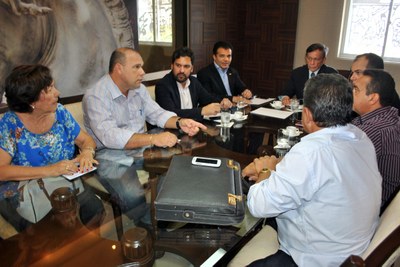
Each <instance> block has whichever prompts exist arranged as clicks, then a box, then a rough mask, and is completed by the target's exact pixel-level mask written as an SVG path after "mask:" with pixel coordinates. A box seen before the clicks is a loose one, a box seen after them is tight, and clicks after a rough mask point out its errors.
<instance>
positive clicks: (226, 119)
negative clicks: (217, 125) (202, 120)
mask: <svg viewBox="0 0 400 267" xmlns="http://www.w3.org/2000/svg"><path fill="white" fill-rule="evenodd" d="M230 122H231V112H230V110H229V109H221V126H222V127H228V126H229V123H230Z"/></svg>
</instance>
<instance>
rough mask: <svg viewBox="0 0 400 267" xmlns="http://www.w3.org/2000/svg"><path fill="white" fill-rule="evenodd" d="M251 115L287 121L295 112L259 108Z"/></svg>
mask: <svg viewBox="0 0 400 267" xmlns="http://www.w3.org/2000/svg"><path fill="white" fill-rule="evenodd" d="M251 113H252V114H257V115H261V116H267V117H273V118H278V119H286V118H287V117H289V116H290V115H292V114H293V112H291V111H282V110H276V109H271V108H258V109H256V110H253V111H252V112H251Z"/></svg>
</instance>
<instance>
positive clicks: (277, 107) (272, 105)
mask: <svg viewBox="0 0 400 267" xmlns="http://www.w3.org/2000/svg"><path fill="white" fill-rule="evenodd" d="M270 105H271V107H273V108H274V109H282V108H284V107H285V106H283V105H282V106H275V105H274V104H272V103H271V104H270Z"/></svg>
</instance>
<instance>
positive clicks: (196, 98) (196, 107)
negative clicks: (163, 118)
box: [155, 72, 219, 121]
mask: <svg viewBox="0 0 400 267" xmlns="http://www.w3.org/2000/svg"><path fill="white" fill-rule="evenodd" d="M189 79H190V85H189V91H190V96H191V98H192V105H193V108H192V109H182V108H181V97H180V95H179V89H178V85H177V84H176V80H175V79H174V77H173V75H172V72H170V73H168V74H167V75H165V76H164V78H162V79H161V80H160V81H159V82H158V83H157V84H156V90H155V95H156V102H157V103H158V104H159V105H160V106H161V107H162V108H164V109H166V110H169V111H172V112H175V113H176V114H178V116H179V117H183V118H191V119H194V120H198V121H200V120H202V119H203V117H202V116H201V108H202V107H203V106H206V105H208V104H210V103H219V101H218V100H217V99H215V98H214V97H213V96H212V95H211V94H209V93H208V92H207V90H206V89H204V88H203V86H202V85H201V83H200V82H199V81H198V80H197V79H196V77H193V76H190V77H189Z"/></svg>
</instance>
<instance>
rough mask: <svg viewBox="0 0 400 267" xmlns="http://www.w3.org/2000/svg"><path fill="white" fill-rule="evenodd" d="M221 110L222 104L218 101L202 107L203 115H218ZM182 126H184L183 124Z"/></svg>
mask: <svg viewBox="0 0 400 267" xmlns="http://www.w3.org/2000/svg"><path fill="white" fill-rule="evenodd" d="M220 111H221V106H220V104H218V103H211V104H208V105H207V106H204V107H203V108H202V109H201V115H203V116H211V115H216V114H218V113H219V112H220ZM181 127H182V126H181Z"/></svg>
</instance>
